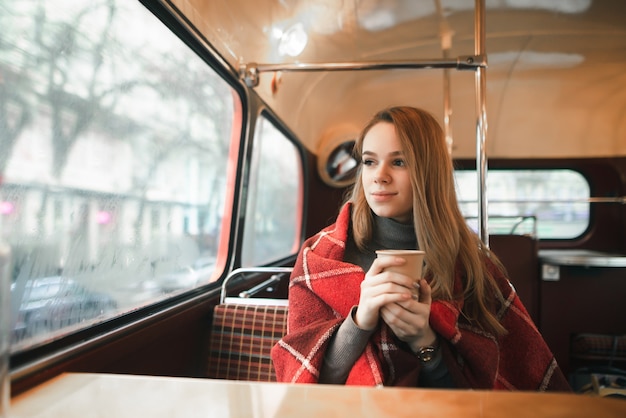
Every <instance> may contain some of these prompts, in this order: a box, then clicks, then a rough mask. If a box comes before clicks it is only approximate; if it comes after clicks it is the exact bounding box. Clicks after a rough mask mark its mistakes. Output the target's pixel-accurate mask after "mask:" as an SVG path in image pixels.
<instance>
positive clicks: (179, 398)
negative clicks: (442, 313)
mask: <svg viewBox="0 0 626 418" xmlns="http://www.w3.org/2000/svg"><path fill="white" fill-rule="evenodd" d="M385 416H393V417H398V418H399V417H420V418H426V417H436V418H442V417H498V418H501V417H505V418H518V417H529V418H530V417H532V418H537V417H567V418H575V417H581V418H589V417H592V418H612V417H615V418H618V417H619V418H624V417H626V400H620V399H609V398H600V397H592V396H589V395H577V394H554V393H551V394H546V393H534V392H490V391H472V390H427V389H410V388H370V387H345V386H335V385H301V384H298V385H290V384H282V383H258V382H241V381H225V380H211V379H199V378H198V379H194V378H176V377H156V376H138V375H114V374H82V373H66V374H63V375H61V376H59V377H57V378H55V379H52V380H50V381H48V382H47V383H45V384H43V385H41V386H39V387H36V388H34V389H32V390H30V391H28V392H25V393H23V394H21V395H19V396H17V397H15V398H13V399H12V403H11V410H10V417H11V418H22V417H24V418H25V417H59V418H72V417H78V418H90V417H115V418H124V417H134V418H137V417H139V418H157V417H168V418H172V417H174V418H179V417H203V418H208V417H219V418H222V417H233V418H239V417H241V418H268V417H298V418H307V417H316V418H319V417H322V418H331V417H349V418H357V417H358V418H361V417H372V418H374V417H375V418H379V417H385Z"/></svg>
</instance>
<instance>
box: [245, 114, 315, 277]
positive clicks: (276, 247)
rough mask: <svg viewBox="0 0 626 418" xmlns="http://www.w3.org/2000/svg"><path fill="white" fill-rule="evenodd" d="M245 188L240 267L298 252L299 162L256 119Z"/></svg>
mask: <svg viewBox="0 0 626 418" xmlns="http://www.w3.org/2000/svg"><path fill="white" fill-rule="evenodd" d="M252 160H253V162H252V168H251V173H250V187H248V193H249V195H248V196H247V206H246V218H245V227H244V243H243V254H242V265H243V266H244V267H250V266H258V265H263V264H267V263H270V262H272V261H275V260H278V259H280V258H284V257H287V256H289V255H291V254H293V253H294V252H296V251H297V250H298V246H299V244H300V233H301V219H302V193H303V186H302V170H303V168H302V162H301V156H300V153H299V152H298V149H297V148H296V146H295V145H294V144H293V143H292V142H291V141H290V140H289V139H288V138H287V137H286V136H285V135H284V134H283V133H282V132H281V131H279V130H278V129H277V128H276V127H275V126H274V125H273V124H272V123H271V122H270V121H269V120H268V119H266V118H265V117H263V116H261V117H260V118H259V119H258V122H257V125H256V130H255V135H254V150H253V157H252Z"/></svg>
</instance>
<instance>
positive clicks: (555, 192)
mask: <svg viewBox="0 0 626 418" xmlns="http://www.w3.org/2000/svg"><path fill="white" fill-rule="evenodd" d="M455 177H456V186H457V195H458V197H459V204H460V206H461V211H462V212H463V214H464V215H465V217H466V218H467V219H468V222H469V224H470V225H472V226H473V227H474V229H477V222H476V217H477V216H478V203H477V199H478V193H477V177H476V171H473V170H457V171H456V172H455ZM589 197H590V190H589V183H587V180H586V179H585V178H584V177H583V176H582V175H581V174H580V173H578V172H576V171H573V170H562V169H558V170H556V169H555V170H489V172H488V175H487V202H488V210H489V213H488V216H489V220H488V226H489V232H490V233H492V234H498V233H501V234H508V233H516V234H532V235H535V236H537V237H538V238H539V239H573V238H576V237H578V236H580V235H581V234H582V233H584V232H585V231H586V229H587V227H588V226H589Z"/></svg>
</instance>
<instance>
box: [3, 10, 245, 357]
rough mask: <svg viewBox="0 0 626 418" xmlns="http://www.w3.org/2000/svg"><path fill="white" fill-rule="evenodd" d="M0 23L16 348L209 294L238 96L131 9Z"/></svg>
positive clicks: (16, 16)
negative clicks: (204, 287)
mask: <svg viewBox="0 0 626 418" xmlns="http://www.w3.org/2000/svg"><path fill="white" fill-rule="evenodd" d="M0 24H1V25H2V28H3V31H2V35H1V37H2V41H1V42H0V150H1V151H0V237H1V239H2V240H3V241H5V242H7V243H8V244H9V245H10V247H11V253H12V258H11V264H12V265H11V271H12V282H13V286H12V288H13V291H12V294H11V297H12V317H13V326H14V329H15V330H16V331H15V341H14V343H15V344H14V346H13V350H14V351H17V350H20V349H23V348H26V347H29V346H32V345H35V344H38V343H39V342H41V341H47V340H50V339H53V338H55V337H57V336H60V335H63V334H64V333H66V332H68V331H69V330H72V329H75V328H76V327H79V328H80V327H85V326H88V325H89V324H91V323H94V322H99V321H102V320H105V319H107V318H110V317H111V316H113V315H116V314H120V313H124V312H128V311H130V310H133V309H136V308H138V307H140V306H143V305H146V304H149V303H153V302H155V301H157V300H162V299H163V298H165V297H168V295H170V294H171V292H178V291H182V290H188V289H190V288H192V287H195V286H198V285H200V284H204V283H208V282H209V280H210V279H211V277H212V276H213V277H215V276H214V273H215V272H214V270H215V256H216V254H217V247H218V245H219V243H218V242H217V240H218V237H219V236H220V229H221V225H222V224H221V222H222V219H223V217H224V216H223V213H224V205H225V204H226V196H227V193H226V172H227V164H228V163H229V146H230V138H231V136H232V134H231V132H232V131H233V129H239V127H234V126H233V112H234V107H235V103H234V99H233V97H235V96H234V94H233V91H232V89H231V88H230V87H229V86H228V85H227V84H226V83H225V82H224V81H223V80H222V79H221V78H219V76H218V75H217V74H215V73H214V72H213V71H212V70H211V69H210V67H208V65H207V64H206V63H205V62H204V61H203V60H202V59H200V58H199V57H198V56H197V55H195V54H194V53H193V52H192V51H191V50H190V49H189V48H188V47H187V46H186V45H185V44H184V43H183V42H182V41H180V39H178V38H177V37H176V36H175V35H174V34H173V33H171V32H170V31H169V30H168V29H167V28H166V27H165V26H163V24H162V23H161V22H160V21H159V20H158V19H156V18H155V17H154V16H153V15H152V14H150V13H149V12H148V11H147V10H146V9H144V8H143V6H141V4H140V3H139V2H128V1H121V0H117V1H115V0H108V1H104V2H96V3H94V2H90V1H87V0H82V1H78V0H72V1H68V0H46V1H43V0H20V1H19V2H17V1H13V2H2V3H0ZM42 289H45V290H42ZM53 290H54V291H53ZM42 292H43V293H45V295H46V297H39V296H38V295H40V294H41V293H42Z"/></svg>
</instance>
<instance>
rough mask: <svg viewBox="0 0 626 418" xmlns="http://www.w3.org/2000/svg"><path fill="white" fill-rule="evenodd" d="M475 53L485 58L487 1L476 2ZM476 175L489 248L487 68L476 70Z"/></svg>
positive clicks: (482, 232)
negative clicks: (486, 146)
mask: <svg viewBox="0 0 626 418" xmlns="http://www.w3.org/2000/svg"><path fill="white" fill-rule="evenodd" d="M474 53H475V54H477V55H481V56H485V1H484V0H476V10H475V14H474ZM475 80H476V173H477V174H478V176H477V177H478V235H479V237H480V239H481V240H482V241H483V243H484V244H485V245H486V246H487V247H489V229H488V226H487V223H488V213H487V154H486V151H485V142H486V139H487V105H486V95H487V73H486V67H479V68H477V69H476V75H475Z"/></svg>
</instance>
